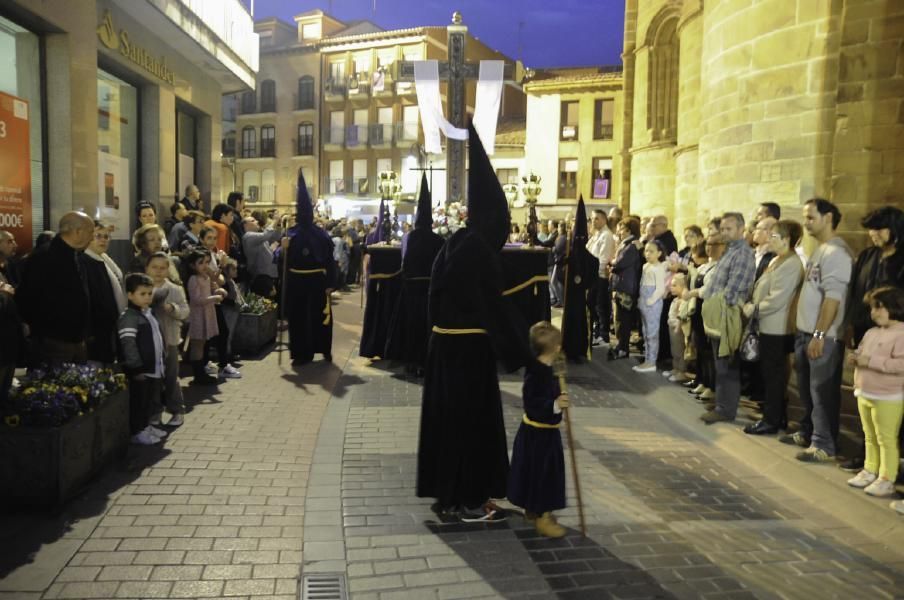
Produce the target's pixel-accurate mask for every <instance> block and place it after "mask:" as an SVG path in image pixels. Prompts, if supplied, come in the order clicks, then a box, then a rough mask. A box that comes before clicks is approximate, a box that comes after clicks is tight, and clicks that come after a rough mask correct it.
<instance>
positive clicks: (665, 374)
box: [662, 371, 672, 378]
mask: <svg viewBox="0 0 904 600" xmlns="http://www.w3.org/2000/svg"><path fill="white" fill-rule="evenodd" d="M662 376H663V377H666V378H668V377H671V376H672V372H671V371H663V372H662Z"/></svg>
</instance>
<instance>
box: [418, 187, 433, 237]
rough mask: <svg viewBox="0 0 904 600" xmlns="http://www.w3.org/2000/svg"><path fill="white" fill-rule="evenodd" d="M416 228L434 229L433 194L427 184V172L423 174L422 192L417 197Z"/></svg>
mask: <svg viewBox="0 0 904 600" xmlns="http://www.w3.org/2000/svg"><path fill="white" fill-rule="evenodd" d="M414 228H415V229H433V195H432V194H431V193H430V188H429V186H428V185H427V173H423V174H421V192H420V195H419V196H418V198H417V215H416V216H415V217H414Z"/></svg>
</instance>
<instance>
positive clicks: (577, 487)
mask: <svg viewBox="0 0 904 600" xmlns="http://www.w3.org/2000/svg"><path fill="white" fill-rule="evenodd" d="M566 235H568V234H567V233H566ZM570 257H571V244H570V240H569V239H568V238H566V240H565V285H564V286H563V288H562V289H563V293H564V295H565V297H564V298H562V307H563V308H562V332H563V333H564V331H565V318H566V315H567V313H568V276H569V273H568V268H569V264H568V263H569V260H568V259H569V258H570ZM556 364H557V369H556V371H557V374H558V376H559V388H560V389H561V390H562V393H563V394H566V393H568V384H567V383H566V382H565V357H564V356H562V355H560V356H559V360H558V362H557V363H556ZM562 412H563V413H564V415H565V435H566V436H567V437H568V453H569V454H570V455H571V475H572V477H573V478H574V493H575V496H577V500H578V520H579V521H580V524H581V535H583V536H584V537H587V524H586V523H585V522H584V501H583V499H582V498H581V480H580V478H579V477H578V463H577V460H576V459H575V454H574V434H573V433H572V431H571V410H570V409H568V408H563V409H562Z"/></svg>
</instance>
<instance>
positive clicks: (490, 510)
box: [459, 502, 505, 523]
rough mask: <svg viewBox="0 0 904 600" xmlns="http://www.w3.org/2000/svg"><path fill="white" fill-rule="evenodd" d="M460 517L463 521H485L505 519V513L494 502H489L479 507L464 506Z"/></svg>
mask: <svg viewBox="0 0 904 600" xmlns="http://www.w3.org/2000/svg"><path fill="white" fill-rule="evenodd" d="M459 518H460V519H461V522H462V523H485V522H489V521H504V520H505V513H503V512H502V511H501V510H500V509H499V507H498V506H496V505H495V504H493V503H492V502H487V503H486V504H484V505H483V506H480V507H478V508H464V507H463V508H462V510H461V513H460V516H459Z"/></svg>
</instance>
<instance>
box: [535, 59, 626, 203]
mask: <svg viewBox="0 0 904 600" xmlns="http://www.w3.org/2000/svg"><path fill="white" fill-rule="evenodd" d="M524 90H525V92H526V93H527V140H526V144H527V145H526V149H525V160H526V169H527V171H528V172H531V173H534V174H536V175H539V176H540V177H541V178H542V182H541V186H542V191H541V193H540V195H539V197H538V204H537V209H538V214H539V215H540V217H541V218H546V217H549V218H553V217H563V216H566V215H567V214H568V213H573V211H574V206H575V205H576V204H577V201H578V198H579V197H582V196H583V198H584V202H585V203H586V204H587V205H588V207H600V208H605V207H609V206H613V205H616V204H620V203H621V200H622V184H621V181H620V178H619V173H620V171H621V157H620V148H621V135H622V131H621V115H622V114H623V104H622V74H621V69H620V68H619V67H582V68H562V69H544V70H539V71H536V72H533V73H531V74H530V77H529V79H528V80H527V81H526V82H525V84H524Z"/></svg>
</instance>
